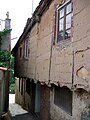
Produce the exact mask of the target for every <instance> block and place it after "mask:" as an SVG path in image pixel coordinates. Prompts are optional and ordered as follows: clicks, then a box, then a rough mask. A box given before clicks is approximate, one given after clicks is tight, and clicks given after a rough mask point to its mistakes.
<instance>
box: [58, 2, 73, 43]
mask: <svg viewBox="0 0 90 120" xmlns="http://www.w3.org/2000/svg"><path fill="white" fill-rule="evenodd" d="M71 13H72V4H71V0H66V2H65V4H64V5H63V6H61V7H60V8H59V9H58V21H57V42H60V41H63V40H65V41H68V40H70V36H71Z"/></svg>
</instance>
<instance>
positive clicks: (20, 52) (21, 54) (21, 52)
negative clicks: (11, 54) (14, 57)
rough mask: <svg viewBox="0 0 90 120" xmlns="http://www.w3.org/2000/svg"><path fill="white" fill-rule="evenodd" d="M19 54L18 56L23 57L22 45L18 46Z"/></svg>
mask: <svg viewBox="0 0 90 120" xmlns="http://www.w3.org/2000/svg"><path fill="white" fill-rule="evenodd" d="M19 55H20V58H22V57H23V49H22V47H20V49H19Z"/></svg>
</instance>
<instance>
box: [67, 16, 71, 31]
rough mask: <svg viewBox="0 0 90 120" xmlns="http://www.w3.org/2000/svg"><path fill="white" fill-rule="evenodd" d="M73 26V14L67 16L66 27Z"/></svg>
mask: <svg viewBox="0 0 90 120" xmlns="http://www.w3.org/2000/svg"><path fill="white" fill-rule="evenodd" d="M70 27H71V14H69V15H67V16H66V29H68V28H70Z"/></svg>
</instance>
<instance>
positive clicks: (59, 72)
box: [13, 0, 90, 120]
mask: <svg viewBox="0 0 90 120" xmlns="http://www.w3.org/2000/svg"><path fill="white" fill-rule="evenodd" d="M89 11H90V0H86V1H84V0H82V1H81V0H41V1H40V3H39V5H38V7H37V8H36V10H35V11H34V13H33V15H32V18H29V19H28V20H27V24H26V26H25V28H24V31H23V33H22V35H21V36H20V38H19V40H18V42H17V44H16V46H15V47H14V49H13V52H14V56H15V76H16V77H17V79H16V85H17V87H16V102H17V103H19V104H21V105H22V106H23V107H24V108H25V109H27V110H28V111H32V112H36V113H40V119H41V120H50V119H52V120H84V119H85V120H89V119H90V62H89V60H90V15H89Z"/></svg>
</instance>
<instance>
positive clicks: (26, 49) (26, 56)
mask: <svg viewBox="0 0 90 120" xmlns="http://www.w3.org/2000/svg"><path fill="white" fill-rule="evenodd" d="M25 58H28V39H26V40H25Z"/></svg>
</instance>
